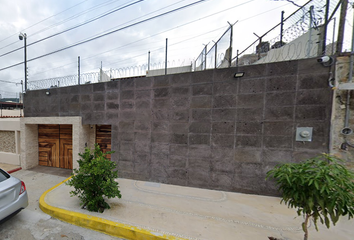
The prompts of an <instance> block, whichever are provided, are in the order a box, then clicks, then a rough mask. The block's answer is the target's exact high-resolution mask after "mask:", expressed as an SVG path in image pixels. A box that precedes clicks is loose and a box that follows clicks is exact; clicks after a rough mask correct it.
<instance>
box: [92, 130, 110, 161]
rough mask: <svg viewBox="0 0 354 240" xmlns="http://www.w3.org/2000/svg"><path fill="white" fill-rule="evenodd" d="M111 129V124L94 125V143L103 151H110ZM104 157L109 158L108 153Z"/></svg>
mask: <svg viewBox="0 0 354 240" xmlns="http://www.w3.org/2000/svg"><path fill="white" fill-rule="evenodd" d="M111 131H112V127H111V125H97V126H96V143H97V144H98V145H99V146H100V148H101V150H102V151H103V152H104V153H105V152H108V151H111ZM106 157H107V158H108V159H111V155H110V154H108V155H107V156H106Z"/></svg>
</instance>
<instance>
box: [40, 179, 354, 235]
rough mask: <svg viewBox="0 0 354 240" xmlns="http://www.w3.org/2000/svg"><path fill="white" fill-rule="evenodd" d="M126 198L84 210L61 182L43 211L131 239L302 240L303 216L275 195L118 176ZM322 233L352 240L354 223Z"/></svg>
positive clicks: (44, 200) (50, 192) (46, 198)
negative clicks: (107, 206) (96, 210)
mask: <svg viewBox="0 0 354 240" xmlns="http://www.w3.org/2000/svg"><path fill="white" fill-rule="evenodd" d="M118 182H119V185H120V190H121V193H122V198H121V199H109V200H108V201H107V202H108V203H109V204H110V206H111V209H108V210H105V211H104V213H102V214H101V213H93V212H88V211H87V210H84V209H81V208H80V202H79V199H78V198H77V197H70V193H69V192H70V191H71V189H72V188H71V187H69V186H67V185H65V184H59V185H57V186H55V187H53V188H52V189H49V190H48V191H47V192H46V193H44V194H43V195H42V197H41V200H40V206H41V208H42V210H43V211H45V212H47V213H48V214H50V215H52V216H53V217H57V218H59V219H61V220H64V221H68V222H71V223H73V224H76V225H79V226H83V227H87V228H91V229H95V230H98V231H102V232H106V233H108V234H111V235H114V236H117V237H122V238H127V239H223V240H224V239H252V240H253V239H255V240H257V239H260V240H261V239H268V238H267V237H268V236H272V237H276V238H281V239H294V240H295V239H302V238H303V232H302V230H301V222H302V221H303V219H302V217H296V211H295V210H294V209H288V208H287V207H286V206H285V205H281V204H280V199H279V198H275V197H267V196H258V195H250V194H240V193H232V192H222V191H213V190H207V189H199V188H190V187H181V186H174V185H167V184H159V183H152V182H142V181H135V180H128V179H118ZM319 228H320V230H319V232H316V230H315V229H314V226H313V225H311V226H310V239H312V240H315V239H318V240H320V239H321V240H323V239H342V240H347V239H348V240H349V239H352V236H354V221H348V220H347V219H345V218H342V219H341V220H340V221H339V223H338V224H337V226H335V227H332V228H331V229H326V228H325V227H324V226H322V225H321V226H319Z"/></svg>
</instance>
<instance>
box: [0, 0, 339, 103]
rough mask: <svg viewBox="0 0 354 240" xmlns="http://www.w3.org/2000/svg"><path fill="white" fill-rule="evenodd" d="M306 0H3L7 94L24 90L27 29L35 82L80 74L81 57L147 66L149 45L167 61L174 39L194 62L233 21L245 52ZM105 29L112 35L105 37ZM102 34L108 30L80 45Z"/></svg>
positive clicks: (182, 56) (2, 88) (158, 59)
mask: <svg viewBox="0 0 354 240" xmlns="http://www.w3.org/2000/svg"><path fill="white" fill-rule="evenodd" d="M332 1H333V0H332ZM306 2H307V1H306V0H294V1H287V0H237V1H236V0H163V1H162V0H75V1H73V0H61V1H57V0H46V1H39V0H26V1H23V0H1V8H0V94H1V95H2V97H15V96H18V93H19V92H21V91H22V88H21V84H19V83H20V82H21V80H24V64H23V62H24V49H23V46H24V41H23V40H22V41H20V40H19V37H18V36H19V34H20V33H26V35H27V60H28V63H27V67H28V81H29V82H31V81H37V80H42V79H48V78H57V77H63V76H69V75H75V74H77V73H78V57H79V56H80V72H81V73H90V72H98V71H99V69H100V67H101V66H102V69H103V70H109V69H127V68H133V67H135V68H140V69H143V70H145V69H146V68H147V63H148V56H149V54H148V53H149V51H150V63H151V66H155V67H158V66H164V61H165V47H166V39H168V40H167V41H168V42H167V49H168V51H167V58H168V63H169V66H170V67H177V66H182V65H188V64H191V62H192V61H194V60H195V59H196V58H197V57H198V55H199V54H200V53H201V51H202V50H203V48H204V46H205V45H206V44H207V49H208V50H209V49H210V48H211V47H212V46H213V44H214V42H217V41H218V39H219V38H220V37H221V36H222V34H223V33H224V32H225V31H226V30H227V29H228V27H229V24H234V27H233V57H234V56H235V54H236V50H237V49H238V50H240V51H242V50H243V49H245V48H246V47H247V46H248V45H249V44H251V43H252V42H253V41H255V40H257V37H256V35H255V34H257V35H262V34H263V33H265V32H266V31H268V30H269V29H270V28H272V27H273V26H275V25H276V24H278V23H279V22H280V18H281V11H284V12H285V13H284V16H285V17H287V16H289V15H290V14H291V13H293V12H294V11H295V10H297V9H298V6H296V5H303V4H305V3H306ZM317 2H321V0H317ZM323 2H324V1H323ZM290 23H291V21H289V24H290ZM70 29H71V30H70ZM276 31H280V30H276ZM105 33H109V34H106V35H105V36H102V35H103V34H105ZM254 33H255V34H254ZM97 36H101V37H99V38H96V39H95V40H92V41H89V42H86V43H83V44H79V43H80V42H83V41H86V40H88V39H92V38H95V37H97ZM76 44H78V45H77V46H73V45H76ZM17 49H18V50H17ZM63 49H65V50H63ZM12 51H13V52H12ZM9 52H11V53H9ZM53 52H54V53H53ZM12 65H16V66H13V67H10V66H12ZM8 67H9V68H8ZM4 68H5V69H4ZM125 71H127V70H125Z"/></svg>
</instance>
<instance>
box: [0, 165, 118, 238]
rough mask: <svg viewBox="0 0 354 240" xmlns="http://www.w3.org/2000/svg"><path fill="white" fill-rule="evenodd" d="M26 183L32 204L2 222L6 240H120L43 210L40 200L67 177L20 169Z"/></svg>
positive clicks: (1, 225)
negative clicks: (70, 222)
mask: <svg viewBox="0 0 354 240" xmlns="http://www.w3.org/2000/svg"><path fill="white" fill-rule="evenodd" d="M12 175H13V176H15V177H18V178H20V179H21V180H23V181H24V182H25V184H26V188H27V191H28V195H29V206H28V207H27V208H26V209H25V210H22V211H21V212H20V213H19V214H17V215H16V216H14V217H12V218H11V219H9V220H8V221H6V222H4V223H0V236H1V237H0V238H1V239H2V240H24V239H26V240H69V239H70V240H77V239H78V240H84V239H85V240H90V239H95V240H96V239H100V240H101V239H102V240H113V239H114V240H117V239H119V238H115V237H112V236H109V235H106V234H103V233H99V232H96V231H92V230H89V229H85V228H81V227H77V226H75V225H71V224H68V223H65V222H61V221H59V220H57V219H55V218H52V217H50V216H49V215H47V214H45V213H43V212H42V210H41V209H40V208H39V205H38V200H39V198H40V196H41V195H42V193H43V192H45V191H46V190H48V189H49V188H51V187H53V186H54V185H56V184H58V183H60V182H61V181H63V180H64V179H66V177H64V176H57V175H51V174H46V173H40V172H36V171H31V170H20V171H18V172H15V173H13V174H12Z"/></svg>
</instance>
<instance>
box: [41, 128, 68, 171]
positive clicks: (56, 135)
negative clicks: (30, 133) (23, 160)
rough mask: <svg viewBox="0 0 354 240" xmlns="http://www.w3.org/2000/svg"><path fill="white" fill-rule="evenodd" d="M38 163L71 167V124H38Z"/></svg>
mask: <svg viewBox="0 0 354 240" xmlns="http://www.w3.org/2000/svg"><path fill="white" fill-rule="evenodd" d="M38 147H39V148H38V154H39V165H42V166H50V167H58V168H68V169H72V165H73V163H72V126H71V125H69V124H63V125H59V124H40V125H38Z"/></svg>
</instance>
